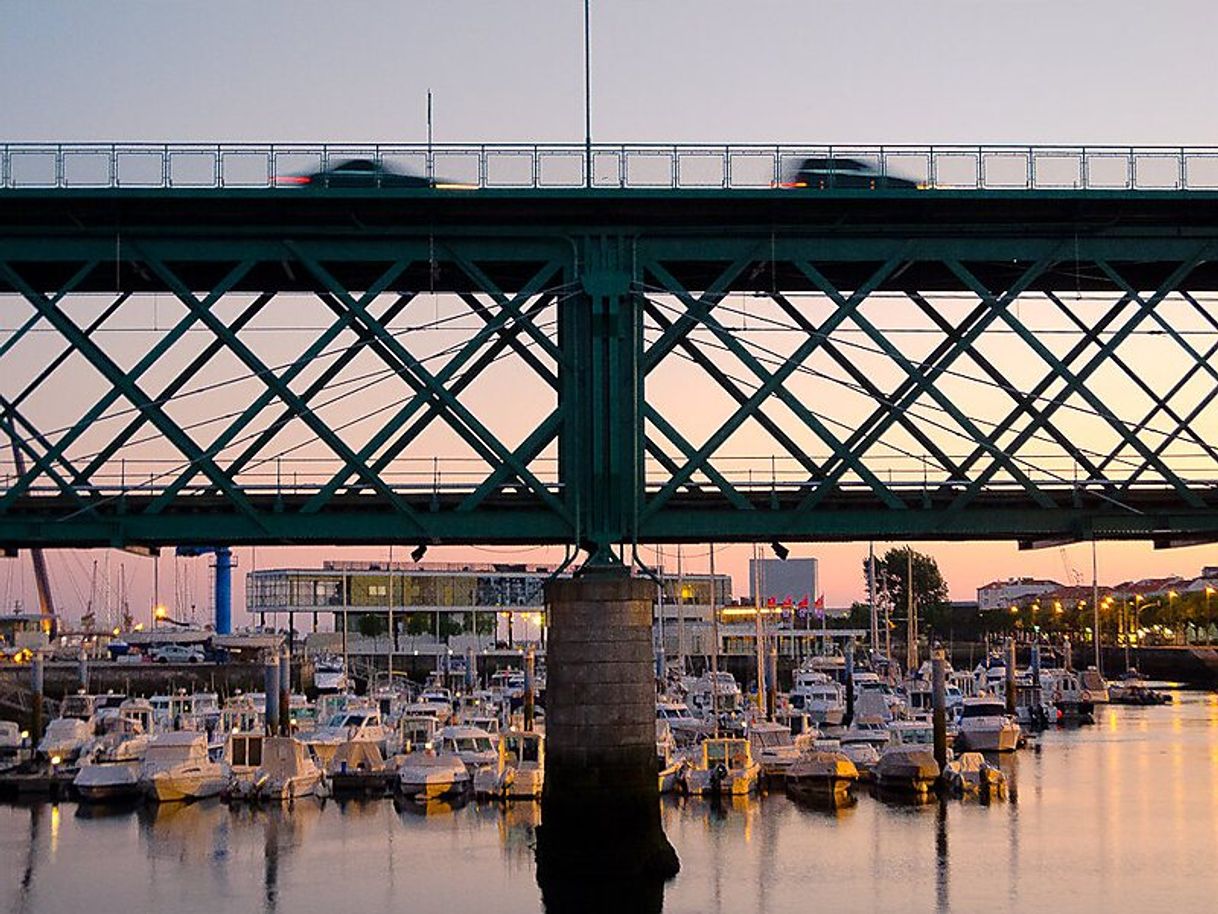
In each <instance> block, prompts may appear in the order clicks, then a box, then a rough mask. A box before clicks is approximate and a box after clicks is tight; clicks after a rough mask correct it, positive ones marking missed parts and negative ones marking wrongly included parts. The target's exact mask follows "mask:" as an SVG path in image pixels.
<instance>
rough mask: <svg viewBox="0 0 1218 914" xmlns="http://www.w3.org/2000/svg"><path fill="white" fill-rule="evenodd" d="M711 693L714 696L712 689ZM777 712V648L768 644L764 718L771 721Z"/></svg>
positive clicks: (771, 643)
mask: <svg viewBox="0 0 1218 914" xmlns="http://www.w3.org/2000/svg"><path fill="white" fill-rule="evenodd" d="M711 693H712V694H714V689H713V687H712V689H711ZM777 710H778V646H777V645H776V644H774V643H773V640H771V642H770V649H769V650H768V651H767V652H766V664H765V716H766V720H773V719H774V715H775V713H776V712H777Z"/></svg>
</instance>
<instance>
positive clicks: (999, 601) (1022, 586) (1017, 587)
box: [977, 578, 1062, 612]
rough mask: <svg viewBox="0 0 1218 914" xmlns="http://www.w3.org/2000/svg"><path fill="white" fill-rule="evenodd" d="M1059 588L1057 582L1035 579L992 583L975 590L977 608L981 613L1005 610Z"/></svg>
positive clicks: (1009, 579) (1017, 579)
mask: <svg viewBox="0 0 1218 914" xmlns="http://www.w3.org/2000/svg"><path fill="white" fill-rule="evenodd" d="M1061 586H1062V585H1061V584H1059V583H1058V582H1057V581H1042V580H1037V579H1036V578H1008V579H1007V580H1005V581H992V582H990V583H989V584H985V585H983V586H981V587H978V588H977V608H978V609H979V610H981V611H982V612H986V611H988V610H992V609H1006V608H1007V607H1009V606H1015V605H1017V604H1020V603H1023V602H1025V601H1026V600H1027V599H1028V598H1029V597H1039V596H1041V595H1043V594H1047V593H1052V592H1053V591H1056V590H1060V589H1061Z"/></svg>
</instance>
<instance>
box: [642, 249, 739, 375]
mask: <svg viewBox="0 0 1218 914" xmlns="http://www.w3.org/2000/svg"><path fill="white" fill-rule="evenodd" d="M755 259H756V257H754V256H749V257H742V258H740V259H739V260H735V261H733V262H732V263H731V264H729V265H728V267H727V268H726V269H725V270H724V271H723V272H722V273H720V274H719V275H718V276H717V277H716V278H715V280H714V282H712V283H711V284H710V285H709V286H707V287H706V290H705V291H704V292H703V293H702V295H700V296H699V297H698V299H697V302H698V308H697V309H694V308H690V307H688V306H687V307H686V310H685V313H684V314H682V315H681V316H680V317H679V318H677V320H675V321H674V322H673V324H672V326H671V327H669V328H668V329H667V330H665V331H664V332H663V333H662V334H661V335H660V338H659V339H658V340H656V341H655V342H654V343H652V344H651V346H649V347H648V348H647V349H646V350H645V351H644V353H643V376H644V377H646V376H647V375H649V374H651V372H652V369H654V368H655V367H656V366H657V365H659V364H660V362H662V361H663V360H664V358H665V357H666V356H667V355H668V354H669V353H670V352H672V350H673V347H675V346H676V345H677V342H678V341H679V340H682V339H684V338H685V337H686V336H688V335H689V332H690V331H691V330H693V329H694V327H696V326H697V325H698V323H699V321H700V318H699V317H698V316H696V314H695V310H696V311H697V312H698V313H700V312H701V311H703V310H705V312H706V313H707V314H709V313H710V312H711V309H713V308H714V307H715V306H716V305H717V304H719V302H721V301H723V299H725V298H726V297H727V296H728V294H729V293H730V292H731V285H732V283H733V282H735V281H736V278H737V277H738V276H739V275H740V274H741V273H743V272H744V268H745V267H747V266H748V265H749V264H751V263H752V262H753V261H754V260H755ZM687 294H688V293H687Z"/></svg>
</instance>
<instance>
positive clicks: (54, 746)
mask: <svg viewBox="0 0 1218 914" xmlns="http://www.w3.org/2000/svg"><path fill="white" fill-rule="evenodd" d="M92 740H93V728H92V727H90V726H89V724H88V722H87V721H83V720H80V719H79V718H76V717H56V718H55V719H54V720H52V721H51V722H50V723H49V724H47V728H46V730H45V731H44V732H43V734H42V739H40V740H39V741H38V755H39V756H41V757H42V758H46V759H58V760H59V762H62V763H67V762H70V761H72V760H73V759H75V758H76V757H77V756H78V755H79V754H80V751H81V750H82V749H84V748H85V747H86V746H87V745H88V744H89V743H90V742H92Z"/></svg>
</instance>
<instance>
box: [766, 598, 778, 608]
mask: <svg viewBox="0 0 1218 914" xmlns="http://www.w3.org/2000/svg"><path fill="white" fill-rule="evenodd" d="M765 605H766V606H767V607H769V608H770V609H773V608H774V607H775V606H777V605H778V601H777V600H775V599H774V598H773V597H770V598H769V599H768V600H766V601H765Z"/></svg>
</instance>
